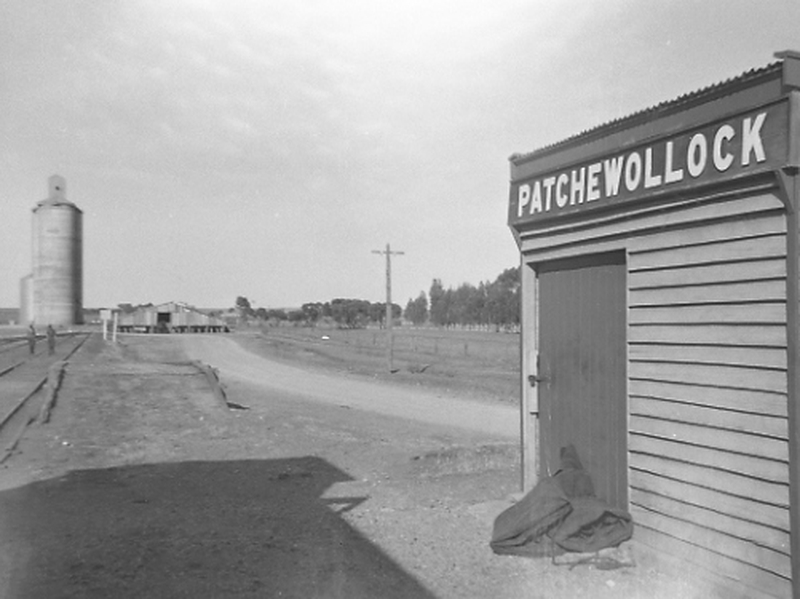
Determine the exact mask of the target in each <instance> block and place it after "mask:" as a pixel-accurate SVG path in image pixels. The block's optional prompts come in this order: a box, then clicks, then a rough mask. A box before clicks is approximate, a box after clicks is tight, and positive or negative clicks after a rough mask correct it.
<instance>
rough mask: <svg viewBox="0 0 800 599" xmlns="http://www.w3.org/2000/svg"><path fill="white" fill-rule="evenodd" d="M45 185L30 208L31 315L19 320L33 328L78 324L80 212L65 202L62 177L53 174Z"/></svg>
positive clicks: (80, 310) (80, 298)
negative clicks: (45, 194)
mask: <svg viewBox="0 0 800 599" xmlns="http://www.w3.org/2000/svg"><path fill="white" fill-rule="evenodd" d="M48 183H49V188H50V193H49V196H48V197H47V199H45V200H42V201H41V202H39V203H38V204H36V207H35V208H34V209H33V273H32V281H31V283H32V290H31V291H32V298H33V301H32V309H33V313H32V314H31V315H26V314H23V318H24V317H25V316H28V317H29V318H28V319H29V320H33V321H34V322H35V323H36V325H37V326H45V325H48V324H52V325H73V324H81V323H82V322H83V213H82V212H81V210H80V209H79V208H78V207H77V206H76V205H75V204H73V203H72V202H70V201H69V200H67V198H66V181H65V180H64V178H63V177H61V176H59V175H53V176H52V177H50V178H49V179H48ZM28 305H29V306H30V305H31V303H29V304H28ZM21 307H22V309H23V313H24V312H25V311H26V307H25V306H24V305H23V306H21ZM23 322H25V321H24V320H23Z"/></svg>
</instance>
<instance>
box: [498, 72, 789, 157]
mask: <svg viewBox="0 0 800 599" xmlns="http://www.w3.org/2000/svg"><path fill="white" fill-rule="evenodd" d="M782 64H783V61H777V62H773V63H770V64H768V65H766V66H764V67H758V68H754V69H750V70H748V71H745V72H744V73H742V74H741V75H738V76H736V77H731V78H729V79H725V80H724V81H721V82H719V83H715V84H712V85H709V86H707V87H704V88H701V89H699V90H697V91H693V92H689V93H686V94H683V95H680V96H678V97H677V98H674V99H672V100H667V101H664V102H661V103H659V104H656V105H654V106H651V107H650V108H645V109H643V110H639V111H637V112H634V113H632V114H629V115H627V116H624V117H620V118H618V119H614V120H612V121H608V122H606V123H603V124H602V125H598V126H596V127H592V128H590V129H586V130H584V131H581V132H580V133H577V134H575V135H571V136H570V137H567V138H565V139H562V140H561V141H557V142H554V143H552V144H548V145H546V146H542V147H541V148H538V149H536V150H533V151H532V152H527V153H525V154H517V153H515V154H512V155H511V156H510V157H509V160H511V161H512V162H515V163H519V162H524V161H526V160H528V159H530V158H533V157H535V156H538V155H541V154H546V153H549V152H551V151H554V150H557V149H559V148H560V147H562V146H566V145H568V144H570V143H573V142H575V141H576V140H578V139H582V138H588V137H599V136H601V135H605V134H608V133H610V132H611V131H614V130H616V129H622V128H624V127H627V126H630V125H632V124H635V123H636V122H637V121H644V120H647V119H650V118H652V117H654V116H655V117H657V116H659V115H661V114H664V113H667V112H672V111H675V110H676V109H680V108H682V107H684V106H685V105H686V104H691V103H697V102H699V101H703V100H706V99H710V98H711V97H714V96H717V97H721V96H724V95H726V92H728V91H731V92H732V91H733V90H734V88H737V87H740V86H741V85H742V84H746V83H751V82H752V81H754V80H756V79H759V78H762V77H764V76H767V75H773V74H774V72H775V71H779V70H780V69H781V66H782Z"/></svg>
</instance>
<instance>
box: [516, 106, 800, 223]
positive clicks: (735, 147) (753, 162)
mask: <svg viewBox="0 0 800 599" xmlns="http://www.w3.org/2000/svg"><path fill="white" fill-rule="evenodd" d="M787 130H788V106H787V103H786V102H785V101H782V102H780V103H777V104H772V105H769V106H765V107H763V108H761V109H759V110H754V111H751V112H747V113H744V114H741V115H738V116H734V117H729V118H725V119H723V120H719V121H716V122H713V123H709V124H706V125H703V126H700V127H696V128H693V129H690V130H687V131H685V132H682V133H678V134H673V135H670V136H664V137H661V138H656V139H653V140H651V141H649V142H648V143H644V144H641V143H640V144H638V145H635V146H632V147H620V149H619V151H618V152H616V153H614V154H612V155H605V156H598V157H596V158H594V159H592V160H588V161H584V162H581V163H578V164H575V165H573V166H571V167H566V168H561V169H558V170H555V171H552V172H543V173H541V174H536V175H533V176H532V177H529V178H527V179H525V180H521V181H515V182H513V183H512V185H511V196H510V199H509V212H508V222H509V224H510V225H512V226H513V225H519V224H523V223H534V222H538V221H541V220H545V219H551V218H556V217H558V216H563V215H568V214H576V213H580V212H586V211H589V210H593V209H596V208H601V207H609V206H611V205H615V204H622V203H626V202H632V201H636V200H637V199H641V198H643V197H652V196H654V195H659V194H665V193H674V192H678V191H685V190H688V189H691V188H694V187H699V186H702V185H704V184H708V183H715V182H720V181H725V180H728V179H735V178H739V177H743V176H750V175H753V174H757V173H763V172H767V171H771V170H774V169H776V168H779V167H781V166H783V165H784V164H785V160H786V157H787V152H788V139H787V134H786V131H787Z"/></svg>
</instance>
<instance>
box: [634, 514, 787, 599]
mask: <svg viewBox="0 0 800 599" xmlns="http://www.w3.org/2000/svg"><path fill="white" fill-rule="evenodd" d="M632 513H633V518H634V520H635V521H636V522H637V523H638V525H637V539H639V540H640V542H642V543H643V544H645V545H648V546H649V547H652V548H653V549H655V550H656V551H658V552H663V553H667V554H670V555H673V556H675V557H677V558H679V559H680V560H682V561H684V562H685V563H687V564H689V569H682V575H683V576H684V577H687V576H691V577H693V576H694V575H695V572H696V571H697V569H700V570H707V571H708V572H710V573H711V574H712V576H713V577H714V578H716V577H720V579H721V580H723V581H728V582H729V583H730V587H729V588H726V589H725V590H724V591H723V589H721V588H717V589H716V591H717V592H716V593H715V594H713V595H711V596H713V597H725V598H726V599H763V598H776V597H780V598H787V597H791V595H792V583H791V580H790V579H789V578H787V577H786V576H781V575H776V574H774V573H771V572H769V571H765V570H764V569H763V568H761V567H759V566H758V565H754V564H753V563H752V561H749V560H746V561H743V560H740V559H733V558H730V557H728V556H726V555H723V554H720V553H718V552H716V551H709V550H708V549H706V546H707V545H711V546H714V541H715V540H717V539H714V538H711V539H709V538H702V537H701V538H697V537H694V536H691V535H689V534H687V533H686V531H685V528H684V524H683V523H682V522H681V521H679V520H678V521H672V520H669V519H665V518H664V517H663V516H662V515H660V514H659V513H658V512H650V511H648V510H644V509H637V508H634V509H633V510H632ZM703 582H705V581H703ZM703 582H700V583H699V584H698V586H700V585H701V584H703ZM726 586H727V585H726Z"/></svg>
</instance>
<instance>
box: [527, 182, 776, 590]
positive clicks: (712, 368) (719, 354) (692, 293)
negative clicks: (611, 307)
mask: <svg viewBox="0 0 800 599" xmlns="http://www.w3.org/2000/svg"><path fill="white" fill-rule="evenodd" d="M590 225H591V226H590V227H585V226H581V227H580V228H579V227H576V226H569V225H557V226H553V227H551V229H550V230H545V231H539V232H537V234H536V235H535V236H529V235H525V234H523V238H522V251H523V254H525V256H526V260H532V261H540V260H547V259H552V258H557V257H565V256H569V255H576V254H581V253H587V252H592V253H594V252H597V251H606V250H610V249H618V248H620V247H623V248H625V249H626V250H627V252H628V306H629V308H628V360H629V368H628V395H629V406H628V408H629V436H628V448H629V456H628V457H629V465H630V503H631V508H630V509H631V511H632V513H633V515H634V519H635V521H636V523H637V537H638V538H639V539H640V540H642V541H644V542H646V543H648V544H652V545H653V546H654V547H656V548H657V549H659V550H662V551H667V552H670V553H673V554H675V555H678V556H680V557H682V558H684V559H689V560H690V561H692V562H694V563H696V564H698V565H701V566H705V567H707V568H708V569H710V570H712V571H714V572H717V573H720V574H724V575H726V576H728V577H730V578H733V579H736V580H740V581H741V582H742V583H743V584H745V585H748V586H749V587H750V588H751V589H752V590H753V592H752V596H758V595H759V594H761V593H766V594H768V595H771V596H775V597H783V596H789V595H790V594H791V583H790V549H789V547H790V545H789V511H788V503H789V495H788V493H789V474H788V442H787V434H788V433H787V389H786V381H787V377H786V280H785V278H786V262H785V257H786V233H785V218H784V214H783V205H782V203H781V201H780V200H779V199H778V198H777V196H776V195H775V193H774V192H773V191H772V190H765V189H763V188H762V189H761V190H759V191H755V190H751V192H750V193H747V194H740V195H737V196H735V197H734V196H727V197H724V196H723V197H717V198H705V199H704V200H702V201H699V200H697V199H694V200H686V201H685V202H684V203H683V205H681V206H679V207H672V208H669V209H666V208H665V209H663V210H658V209H647V208H644V209H641V210H640V211H639V212H638V214H635V215H628V216H627V217H625V218H619V217H606V218H605V220H599V221H598V222H594V223H590Z"/></svg>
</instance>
